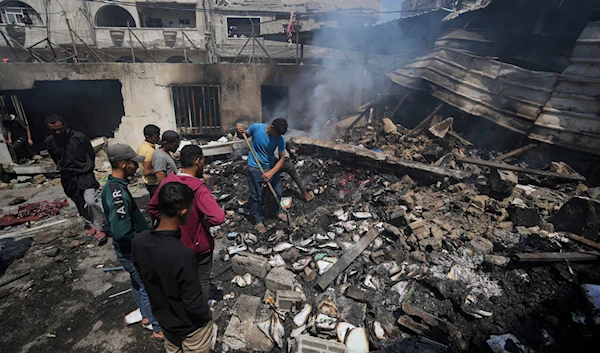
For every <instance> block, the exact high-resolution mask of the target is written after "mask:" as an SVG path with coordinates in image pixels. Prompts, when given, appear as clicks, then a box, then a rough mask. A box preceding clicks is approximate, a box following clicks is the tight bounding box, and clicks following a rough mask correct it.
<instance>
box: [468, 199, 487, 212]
mask: <svg viewBox="0 0 600 353" xmlns="http://www.w3.org/2000/svg"><path fill="white" fill-rule="evenodd" d="M489 199H490V197H489V196H485V195H477V196H474V197H472V198H471V203H470V205H469V209H468V211H469V212H470V213H471V214H474V215H481V214H483V213H484V212H485V206H486V204H487V202H488V200H489Z"/></svg>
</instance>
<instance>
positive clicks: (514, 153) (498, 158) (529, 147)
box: [494, 143, 538, 161]
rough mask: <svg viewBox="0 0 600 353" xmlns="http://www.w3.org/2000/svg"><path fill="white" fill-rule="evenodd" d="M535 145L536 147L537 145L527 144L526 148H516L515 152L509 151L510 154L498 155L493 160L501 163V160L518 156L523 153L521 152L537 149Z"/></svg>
mask: <svg viewBox="0 0 600 353" xmlns="http://www.w3.org/2000/svg"><path fill="white" fill-rule="evenodd" d="M537 145H538V144H537V143H530V144H529V145H527V146H523V147H521V148H517V149H516V150H514V151H511V152H508V153H505V154H503V155H500V156H498V157H496V158H494V160H496V161H501V160H504V159H507V158H509V157H513V156H516V155H518V154H521V153H523V152H525V151H528V150H530V149H532V148H535V147H537Z"/></svg>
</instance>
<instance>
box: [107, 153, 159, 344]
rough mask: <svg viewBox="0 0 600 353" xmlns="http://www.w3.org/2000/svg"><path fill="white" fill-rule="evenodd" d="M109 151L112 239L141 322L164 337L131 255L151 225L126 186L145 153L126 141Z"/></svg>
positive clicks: (109, 220)
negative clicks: (137, 151) (141, 152)
mask: <svg viewBox="0 0 600 353" xmlns="http://www.w3.org/2000/svg"><path fill="white" fill-rule="evenodd" d="M106 154H107V155H108V161H109V162H110V166H111V167H112V172H111V175H109V176H108V181H107V182H106V186H104V189H103V190H102V206H103V207H104V215H105V217H106V223H107V226H108V227H107V229H108V230H109V231H110V234H111V236H112V239H113V240H112V242H113V245H114V247H115V254H116V255H117V260H119V262H120V263H121V265H122V266H123V268H125V270H126V271H127V272H129V276H130V277H131V291H132V294H133V299H134V300H135V302H136V304H137V306H138V307H139V308H140V312H141V313H142V318H143V319H142V325H143V326H144V328H148V329H151V330H153V331H154V332H153V333H152V337H154V338H159V339H164V335H163V333H162V329H161V327H160V325H159V323H158V321H156V319H155V318H154V316H153V315H152V308H151V306H150V300H149V299H148V294H147V293H146V289H145V288H144V283H143V282H142V279H141V278H140V274H139V272H138V271H137V270H136V268H135V266H134V265H133V262H132V259H131V248H132V245H131V244H132V242H133V240H134V239H135V237H136V236H137V235H138V234H139V233H141V232H142V231H145V230H147V229H149V227H148V223H146V219H145V218H144V216H143V215H142V212H140V209H139V208H138V206H137V204H136V203H135V200H134V199H133V196H132V195H131V193H130V192H129V188H128V187H127V185H128V184H129V178H130V177H132V176H133V175H135V172H136V171H137V169H138V163H142V162H143V161H144V156H140V155H139V154H137V153H135V151H134V150H133V148H131V147H130V146H129V145H125V144H116V145H112V146H108V148H107V149H106Z"/></svg>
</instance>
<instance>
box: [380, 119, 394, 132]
mask: <svg viewBox="0 0 600 353" xmlns="http://www.w3.org/2000/svg"><path fill="white" fill-rule="evenodd" d="M381 121H382V122H383V131H385V133H386V134H397V133H398V127H397V126H396V124H394V122H393V121H392V120H390V119H389V118H383V119H381Z"/></svg>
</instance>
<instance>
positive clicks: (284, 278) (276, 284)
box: [265, 268, 295, 292]
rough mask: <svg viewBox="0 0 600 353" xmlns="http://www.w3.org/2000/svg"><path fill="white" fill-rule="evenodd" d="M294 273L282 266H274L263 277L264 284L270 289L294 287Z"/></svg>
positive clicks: (289, 288)
mask: <svg viewBox="0 0 600 353" xmlns="http://www.w3.org/2000/svg"><path fill="white" fill-rule="evenodd" d="M294 277H295V275H294V273H292V272H290V271H288V270H284V269H282V268H274V269H272V270H271V272H269V274H268V275H267V276H266V277H265V284H266V285H267V288H268V289H269V290H270V291H273V292H277V291H278V290H292V289H294Z"/></svg>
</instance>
